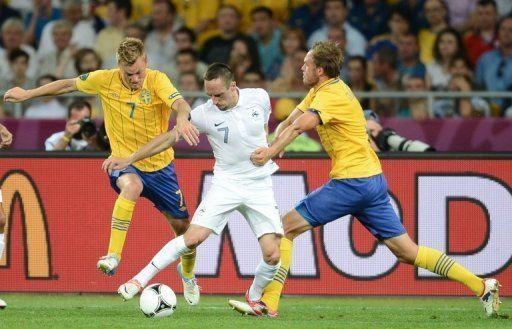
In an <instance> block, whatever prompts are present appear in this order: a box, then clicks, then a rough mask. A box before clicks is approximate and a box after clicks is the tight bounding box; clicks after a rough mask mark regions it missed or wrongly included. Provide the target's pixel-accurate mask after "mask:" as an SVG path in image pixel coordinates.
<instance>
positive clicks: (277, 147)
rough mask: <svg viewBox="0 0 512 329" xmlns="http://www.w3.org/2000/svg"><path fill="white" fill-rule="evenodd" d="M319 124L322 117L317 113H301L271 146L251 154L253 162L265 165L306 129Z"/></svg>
mask: <svg viewBox="0 0 512 329" xmlns="http://www.w3.org/2000/svg"><path fill="white" fill-rule="evenodd" d="M295 111H299V110H295ZM299 112H300V111H299ZM294 113H295V112H294ZM294 113H292V114H294ZM319 124H320V118H319V117H318V115H317V114H315V113H312V112H309V111H308V112H304V113H302V114H299V116H298V117H297V119H295V120H294V121H293V122H292V124H290V125H289V126H288V127H286V128H284V129H283V131H282V132H281V134H280V135H279V138H277V139H276V140H275V141H274V143H273V144H272V145H271V146H270V147H260V148H258V149H256V151H254V152H253V153H252V154H251V161H252V163H254V164H255V165H256V166H263V165H264V164H265V163H267V161H269V160H270V159H272V158H274V157H275V156H276V155H278V154H279V153H280V152H281V151H283V150H284V148H285V147H286V146H287V145H288V144H290V143H291V142H293V140H294V139H295V138H297V137H298V136H299V135H300V134H302V133H303V132H304V131H306V130H310V129H313V128H315V127H316V126H317V125H319Z"/></svg>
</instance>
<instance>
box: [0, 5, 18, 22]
mask: <svg viewBox="0 0 512 329" xmlns="http://www.w3.org/2000/svg"><path fill="white" fill-rule="evenodd" d="M9 18H18V19H21V14H20V12H19V11H17V10H15V9H13V8H11V7H9V6H8V5H7V4H6V3H5V1H0V26H3V25H4V23H5V21H7V20H8V19H9Z"/></svg>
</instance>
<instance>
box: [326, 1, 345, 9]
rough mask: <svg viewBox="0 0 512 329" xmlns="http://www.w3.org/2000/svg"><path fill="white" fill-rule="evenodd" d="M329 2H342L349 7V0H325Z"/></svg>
mask: <svg viewBox="0 0 512 329" xmlns="http://www.w3.org/2000/svg"><path fill="white" fill-rule="evenodd" d="M328 2H340V3H341V4H342V5H343V7H345V8H347V7H348V5H347V0H325V3H328Z"/></svg>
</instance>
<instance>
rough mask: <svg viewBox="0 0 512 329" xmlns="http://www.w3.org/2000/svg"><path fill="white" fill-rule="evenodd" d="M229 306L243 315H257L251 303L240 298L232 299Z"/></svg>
mask: <svg viewBox="0 0 512 329" xmlns="http://www.w3.org/2000/svg"><path fill="white" fill-rule="evenodd" d="M228 303H229V306H231V308H232V309H234V310H235V311H237V312H238V313H240V314H242V315H256V314H255V313H254V311H253V309H252V308H251V307H250V306H249V304H247V303H244V302H240V301H238V300H234V299H230V300H229V301H228Z"/></svg>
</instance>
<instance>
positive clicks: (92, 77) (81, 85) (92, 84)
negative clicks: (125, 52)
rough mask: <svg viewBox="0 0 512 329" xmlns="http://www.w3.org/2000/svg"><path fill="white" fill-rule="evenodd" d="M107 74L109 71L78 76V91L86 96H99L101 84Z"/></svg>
mask: <svg viewBox="0 0 512 329" xmlns="http://www.w3.org/2000/svg"><path fill="white" fill-rule="evenodd" d="M105 72H107V71H105V70H98V71H93V72H89V73H85V74H82V75H80V76H78V78H77V79H76V87H77V89H78V90H79V91H81V92H84V93H86V94H93V95H97V94H99V92H100V86H101V83H102V82H103V80H104V78H105Z"/></svg>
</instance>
